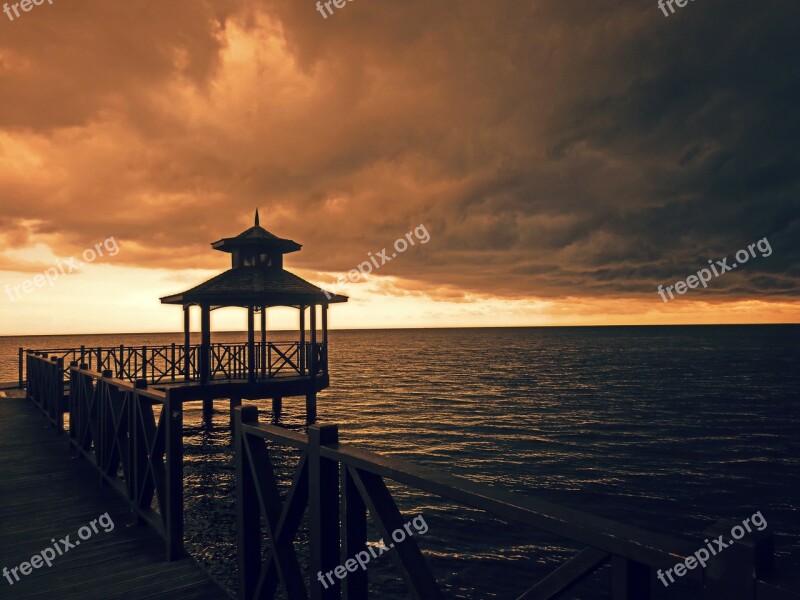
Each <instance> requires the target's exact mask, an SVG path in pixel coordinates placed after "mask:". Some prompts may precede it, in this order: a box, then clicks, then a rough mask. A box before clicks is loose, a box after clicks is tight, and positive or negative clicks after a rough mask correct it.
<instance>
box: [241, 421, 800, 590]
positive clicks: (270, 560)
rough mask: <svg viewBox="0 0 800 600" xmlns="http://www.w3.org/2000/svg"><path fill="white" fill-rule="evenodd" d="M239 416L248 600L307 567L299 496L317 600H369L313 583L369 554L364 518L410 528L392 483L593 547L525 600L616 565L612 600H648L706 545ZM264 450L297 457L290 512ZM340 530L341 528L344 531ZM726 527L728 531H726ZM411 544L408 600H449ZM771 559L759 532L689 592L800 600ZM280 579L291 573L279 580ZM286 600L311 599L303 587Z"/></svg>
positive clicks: (357, 582) (406, 549)
mask: <svg viewBox="0 0 800 600" xmlns="http://www.w3.org/2000/svg"><path fill="white" fill-rule="evenodd" d="M234 413H235V418H234V428H235V461H236V473H237V532H238V534H237V535H238V538H239V572H240V594H242V597H244V598H245V600H250V599H251V598H259V597H271V596H270V592H271V591H272V590H273V586H275V585H277V584H276V581H277V580H278V579H280V580H281V581H283V580H284V579H285V578H287V577H290V576H294V575H292V574H293V571H294V570H295V569H296V568H299V566H298V565H299V563H297V564H296V557H295V556H294V554H293V550H289V549H288V548H289V546H288V544H289V542H290V541H291V539H293V536H294V534H295V533H296V529H293V528H288V526H286V525H284V522H286V521H287V519H288V518H289V515H291V514H294V515H295V516H296V515H297V514H302V510H303V509H304V507H303V506H298V505H297V501H296V500H294V498H296V497H300V498H307V502H308V508H309V512H310V515H311V517H310V521H309V523H310V526H311V531H310V532H309V534H310V540H311V544H312V548H311V557H312V561H311V570H312V572H311V577H309V578H308V580H309V582H310V586H311V589H310V592H311V594H310V595H311V597H312V598H328V597H330V598H334V597H335V598H338V597H339V595H338V594H339V593H340V591H342V592H344V596H343V597H344V598H345V600H364V599H365V598H366V597H367V596H366V589H367V587H366V573H365V572H362V571H357V572H354V573H349V574H348V575H347V580H346V581H347V584H346V585H345V586H343V587H342V590H339V589H338V586H339V583H340V582H339V581H338V580H337V581H335V586H328V584H325V587H324V588H323V587H322V582H320V581H318V580H317V577H316V574H317V572H318V571H319V570H321V571H322V573H325V572H328V571H330V570H332V569H335V568H336V567H337V565H339V564H341V562H342V561H343V560H344V559H345V558H351V557H352V556H354V555H355V553H357V552H358V551H361V550H365V549H366V533H365V532H366V522H365V520H366V514H367V513H366V508H367V507H368V508H369V514H370V516H371V517H372V518H373V519H374V520H375V521H376V522H375V525H376V526H377V527H378V529H379V531H380V532H381V533H382V534H383V535H384V536H385V538H384V539H387V538H386V536H389V535H390V533H391V532H392V531H393V530H394V529H396V526H393V524H402V522H403V519H402V515H400V512H399V510H398V509H397V506H396V504H395V503H394V500H393V498H392V496H391V493H390V492H389V489H388V488H387V487H386V485H385V483H384V480H385V479H389V480H392V481H395V482H397V483H400V484H404V485H406V486H408V487H410V488H413V489H416V490H420V491H424V492H427V493H432V494H435V495H438V496H440V497H442V498H445V499H448V500H451V501H455V502H457V503H458V504H461V505H465V506H470V507H472V508H476V509H480V510H484V511H486V512H488V513H490V514H492V515H495V516H498V517H501V518H502V519H504V520H506V521H509V522H516V523H522V524H525V525H529V526H533V527H535V528H536V529H538V530H540V531H544V532H547V533H550V534H554V535H557V536H559V537H562V538H566V539H568V540H570V541H572V542H575V543H577V544H580V545H585V546H586V548H585V549H584V550H582V551H581V552H579V553H578V554H577V555H575V556H574V557H573V558H572V559H570V560H568V561H567V562H566V563H564V564H563V565H562V566H561V567H559V568H558V569H556V570H555V571H554V572H552V573H551V574H550V575H548V576H547V577H545V578H544V579H543V580H542V581H541V582H539V583H538V584H537V585H535V586H533V587H532V588H530V589H529V590H527V591H526V592H524V593H522V595H521V596H520V597H519V600H523V599H524V600H534V599H536V600H544V599H549V598H555V597H557V596H558V595H559V594H561V593H563V592H565V591H566V590H568V589H570V588H571V587H572V586H574V585H575V584H577V583H578V582H580V581H581V580H583V579H584V578H585V577H587V576H589V575H591V574H592V573H593V572H595V571H596V570H597V569H598V568H600V567H601V566H603V565H604V564H606V563H609V562H610V563H611V566H612V573H613V577H612V581H613V585H614V590H613V594H614V597H615V598H636V599H639V598H641V599H645V598H649V597H650V585H651V583H652V580H653V579H654V575H655V571H654V569H664V570H667V569H670V568H671V567H674V566H675V565H676V563H680V562H683V561H684V560H685V559H686V557H688V556H692V554H693V553H694V552H695V551H696V550H697V549H698V548H701V547H703V545H704V544H703V543H701V542H699V541H690V540H687V539H683V538H678V537H675V536H671V535H666V534H662V533H655V532H652V531H647V530H645V529H642V528H639V527H634V526H631V525H627V524H624V523H620V522H618V521H615V520H612V519H608V518H604V517H599V516H596V515H592V514H590V513H587V512H584V511H579V510H575V509H571V508H567V507H564V506H559V505H556V504H553V503H550V502H546V501H543V500H539V499H537V498H532V497H526V496H520V495H519V494H513V493H510V492H507V491H504V490H501V489H497V488H494V487H491V486H488V485H485V484H480V483H475V482H473V481H470V480H467V479H464V478H461V477H458V476H455V475H451V474H449V473H445V472H442V471H439V470H437V469H433V468H430V467H425V466H420V465H417V464H414V463H412V462H409V461H406V460H402V459H397V458H394V457H389V456H385V455H382V454H379V453H376V452H372V451H369V450H364V449H362V448H359V447H357V446H354V445H352V444H346V443H342V442H340V441H339V439H338V429H337V427H336V426H335V425H327V426H320V425H312V426H311V427H309V430H308V435H305V434H302V433H299V432H296V431H292V430H289V429H285V428H283V427H280V426H276V425H272V424H268V423H262V422H259V421H258V411H257V409H256V408H255V407H253V406H244V407H237V408H235V409H234ZM315 440H317V441H316V442H315ZM267 441H270V442H275V443H278V444H280V445H285V446H290V447H293V448H295V449H298V450H300V460H299V462H298V466H297V470H296V474H295V479H294V482H293V485H292V488H291V489H290V490H289V491H288V492H287V493H286V494H285V496H284V497H285V498H287V500H286V501H283V502H282V501H281V499H280V498H281V496H280V495H278V494H277V492H276V490H277V487H276V485H277V483H276V481H275V480H274V476H273V475H272V473H273V469H272V467H271V466H270V464H269V463H270V458H269V456H270V453H271V452H272V450H270V451H267V449H266V448H267V446H266V442H267ZM340 497H341V508H339V498H340ZM290 499H292V500H290ZM340 512H341V513H342V514H340ZM262 513H263V514H264V515H267V516H269V515H273V516H275V515H280V519H277V517H275V518H276V519H277V520H275V521H274V523H272V524H271V525H270V524H268V527H267V532H266V533H267V537H268V541H269V547H270V554H269V555H268V557H267V559H266V561H262V559H261V541H260V537H258V536H260V535H261V534H260V533H259V532H260V531H261V525H260V523H261V520H260V519H261V516H260V515H261V514H262ZM295 520H297V519H295ZM334 523H335V524H338V523H341V528H339V527H338V525H337V526H334V525H333V524H334ZM725 525H726V526H727V527H728V529H727V531H730V527H729V524H725ZM718 526H719V524H718V525H717V526H715V527H718ZM712 530H714V528H711V529H709V531H708V532H707V535H710V532H711V531H712ZM720 531H721V530H720ZM254 532H255V533H254ZM756 533H758V535H755V534H756ZM287 537H288V541H287V539H285V538H287ZM410 541H411V538H408V539H407V540H406V541H404V542H403V544H402V546H403V550H402V552H401V554H404V556H400V557H399V560H398V561H397V563H398V565H399V568H400V570H401V573H400V574H401V575H402V576H403V578H404V580H405V581H406V584H407V586H408V591H409V594H410V596H411V597H413V598H420V599H423V598H424V599H425V600H427V599H428V598H438V597H441V592H440V590H439V588H438V584H437V583H436V581H435V579H434V578H433V576H432V575H431V573H430V570H429V568H428V567H427V564H426V563H425V559H424V556H423V555H422V554H421V552H419V550H418V548H416V545H415V544H412V545H411V546H406V544H407V543H408V542H410ZM753 544H755V545H753ZM399 546H400V545H398V547H399ZM334 547H335V548H336V549H337V550H336V551H334V550H333V548H334ZM326 548H327V551H326ZM771 558H772V538H771V533H769V532H768V531H767V530H765V531H763V532H753V536H752V537H751V538H750V539H749V540H741V541H739V542H734V543H733V547H732V548H731V549H729V550H726V551H725V553H720V554H718V555H716V556H714V557H712V559H711V560H710V561H709V562H708V566H707V567H699V566H698V568H697V569H695V570H687V571H686V574H685V576H684V577H682V581H687V582H689V583H691V582H696V583H697V582H701V583H702V585H703V589H704V598H705V599H706V600H722V599H723V598H724V599H725V600H745V599H747V600H773V599H774V600H777V599H779V598H793V599H798V598H800V593H798V592H797V591H791V590H788V589H786V588H783V587H781V586H780V585H778V584H776V583H775V582H774V581H773V580H772V578H771V576H772V573H771V571H770V565H771ZM282 569H288V571H287V572H282ZM362 577H363V579H360V578H362ZM295 578H296V577H295ZM351 578H353V579H351ZM768 578H769V579H768ZM658 585H660V584H658ZM334 587H335V588H336V589H334ZM333 592H335V593H333ZM289 597H290V598H294V597H297V598H303V597H306V591H305V588H303V589H302V590H296V595H295V596H293V595H292V594H289Z"/></svg>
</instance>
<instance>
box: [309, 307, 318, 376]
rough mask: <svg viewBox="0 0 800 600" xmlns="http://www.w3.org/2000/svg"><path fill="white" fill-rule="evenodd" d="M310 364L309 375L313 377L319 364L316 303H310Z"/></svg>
mask: <svg viewBox="0 0 800 600" xmlns="http://www.w3.org/2000/svg"><path fill="white" fill-rule="evenodd" d="M310 358H311V365H309V370H310V372H311V376H312V377H314V376H315V375H316V374H317V369H318V368H319V365H318V364H317V305H316V304H312V305H311V357H310Z"/></svg>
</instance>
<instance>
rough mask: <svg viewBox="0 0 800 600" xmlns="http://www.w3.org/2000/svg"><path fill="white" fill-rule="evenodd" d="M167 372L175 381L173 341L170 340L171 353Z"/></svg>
mask: <svg viewBox="0 0 800 600" xmlns="http://www.w3.org/2000/svg"><path fill="white" fill-rule="evenodd" d="M169 372H170V375H171V377H172V381H175V342H172V354H171V355H170V361H169Z"/></svg>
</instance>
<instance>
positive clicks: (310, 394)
mask: <svg viewBox="0 0 800 600" xmlns="http://www.w3.org/2000/svg"><path fill="white" fill-rule="evenodd" d="M309 308H310V309H311V323H310V325H311V356H310V358H309V361H310V363H311V364H310V365H308V374H309V378H308V388H307V389H306V421H307V422H308V423H309V424H311V423H314V422H316V420H317V390H316V375H317V368H316V365H317V350H316V346H317V305H316V304H312V305H311V306H309Z"/></svg>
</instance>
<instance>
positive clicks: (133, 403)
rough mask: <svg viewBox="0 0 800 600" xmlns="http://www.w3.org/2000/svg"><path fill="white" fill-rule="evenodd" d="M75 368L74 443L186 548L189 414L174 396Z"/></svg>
mask: <svg viewBox="0 0 800 600" xmlns="http://www.w3.org/2000/svg"><path fill="white" fill-rule="evenodd" d="M82 367H83V368H79V367H78V366H77V365H73V366H71V369H70V411H71V415H72V418H71V421H70V425H71V426H70V434H69V439H70V444H71V446H72V447H73V448H74V449H75V451H76V452H77V453H78V455H79V456H81V457H83V458H85V459H87V460H88V461H89V462H90V464H92V465H93V466H94V467H95V468H97V470H98V471H99V472H100V474H101V476H102V478H103V479H104V481H106V482H107V483H108V484H109V485H111V486H113V487H114V488H116V489H117V490H118V491H119V492H120V493H121V494H122V495H124V496H125V497H126V498H127V499H128V502H129V503H130V506H131V510H132V511H133V513H134V514H135V515H136V516H137V517H138V518H140V519H142V520H144V521H146V522H147V523H148V524H150V525H151V526H152V527H153V528H154V529H155V530H156V531H157V532H158V533H159V534H160V535H161V536H162V537H163V538H164V540H165V542H166V545H167V555H168V558H170V559H172V558H177V557H179V556H180V555H181V554H182V545H183V476H182V473H183V448H182V435H183V434H182V428H183V409H182V406H181V404H180V402H173V401H172V400H171V398H170V393H169V391H167V392H159V391H156V390H148V389H146V386H145V383H144V382H143V381H139V382H137V384H136V385H132V384H130V383H128V382H126V381H123V380H121V379H117V378H114V377H112V372H111V371H110V370H107V371H105V372H104V373H103V374H102V375H98V374H96V373H92V372H91V371H88V370H87V369H86V367H87V365H82Z"/></svg>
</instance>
